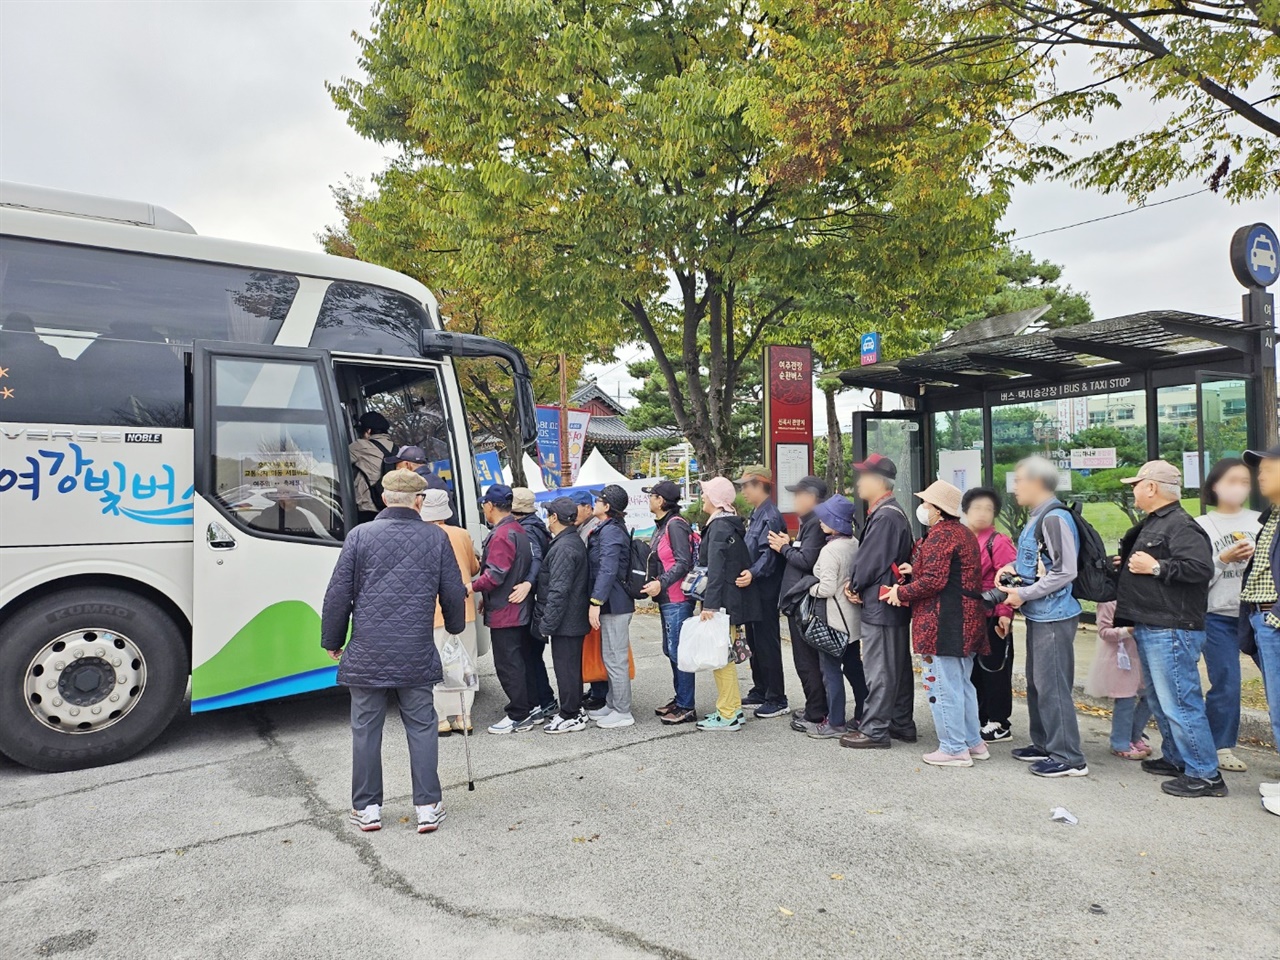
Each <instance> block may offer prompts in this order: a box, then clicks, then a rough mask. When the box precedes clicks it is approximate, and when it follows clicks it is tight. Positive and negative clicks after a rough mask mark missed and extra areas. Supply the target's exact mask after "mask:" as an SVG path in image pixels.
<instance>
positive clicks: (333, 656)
mask: <svg viewBox="0 0 1280 960" xmlns="http://www.w3.org/2000/svg"><path fill="white" fill-rule="evenodd" d="M329 659H330V660H341V659H342V650H341V649H339V650H330V651H329Z"/></svg>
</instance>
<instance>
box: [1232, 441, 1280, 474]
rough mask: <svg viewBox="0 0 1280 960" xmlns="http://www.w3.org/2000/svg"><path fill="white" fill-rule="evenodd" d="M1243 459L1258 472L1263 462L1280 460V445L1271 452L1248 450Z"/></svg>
mask: <svg viewBox="0 0 1280 960" xmlns="http://www.w3.org/2000/svg"><path fill="white" fill-rule="evenodd" d="M1241 459H1242V460H1244V462H1245V463H1247V464H1248V465H1249V466H1250V467H1252V468H1253V469H1255V470H1256V469H1257V468H1258V464H1260V463H1261V462H1262V461H1263V460H1280V443H1277V444H1276V445H1275V446H1274V447H1272V448H1271V449H1270V450H1246V451H1245V452H1244V456H1243V457H1242V458H1241Z"/></svg>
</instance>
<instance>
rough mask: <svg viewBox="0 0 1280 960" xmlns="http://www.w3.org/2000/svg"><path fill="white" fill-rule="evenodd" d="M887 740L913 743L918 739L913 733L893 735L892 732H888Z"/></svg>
mask: <svg viewBox="0 0 1280 960" xmlns="http://www.w3.org/2000/svg"><path fill="white" fill-rule="evenodd" d="M889 739H891V740H901V741H902V742H903V743H915V742H916V741H917V740H919V739H920V738H919V737H918V736H917V735H916V734H914V733H894V732H893V731H892V730H890V731H889Z"/></svg>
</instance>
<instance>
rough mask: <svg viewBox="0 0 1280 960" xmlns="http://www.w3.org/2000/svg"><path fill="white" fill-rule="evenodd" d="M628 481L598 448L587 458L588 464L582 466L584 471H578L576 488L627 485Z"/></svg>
mask: <svg viewBox="0 0 1280 960" xmlns="http://www.w3.org/2000/svg"><path fill="white" fill-rule="evenodd" d="M627 479H628V478H627V476H626V475H625V474H622V473H619V472H618V471H617V470H615V469H614V468H613V467H611V466H610V465H609V461H607V460H606V459H605V458H604V454H602V453H601V452H600V448H599V447H596V448H595V449H594V450H592V451H591V456H589V457H587V462H586V463H584V464H583V465H582V469H580V470H579V471H578V479H577V481H576V483H575V486H579V487H600V486H604V485H605V484H606V483H625V482H626V481H627Z"/></svg>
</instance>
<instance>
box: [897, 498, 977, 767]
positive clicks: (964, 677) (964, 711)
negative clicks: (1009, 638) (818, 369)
mask: <svg viewBox="0 0 1280 960" xmlns="http://www.w3.org/2000/svg"><path fill="white" fill-rule="evenodd" d="M916 496H917V497H919V498H920V500H921V501H922V503H921V505H920V506H919V507H918V508H917V510H916V517H917V518H918V519H919V520H920V522H921V523H923V524H924V525H925V526H926V527H927V528H928V530H927V531H926V532H925V535H924V536H923V537H921V538H920V539H919V540H917V541H916V545H915V547H914V549H913V550H912V551H911V563H910V564H909V565H908V566H907V568H905V569H903V572H904V573H907V574H908V575H909V580H908V581H907V582H906V583H904V584H899V585H895V586H893V587H890V588H889V591H888V594H887V596H886V597H885V602H886V603H889V604H891V605H892V606H895V607H900V606H909V607H910V608H911V643H912V646H913V647H914V648H915V651H916V653H918V654H920V657H921V659H922V661H923V667H924V670H923V673H922V676H923V679H924V689H925V692H926V693H927V694H928V695H929V707H930V709H931V710H932V711H933V725H934V727H935V728H936V729H937V733H938V743H939V748H938V749H937V750H935V751H934V752H933V753H928V754H925V756H924V762H925V763H928V764H931V765H933V766H935V767H971V766H973V761H974V760H988V759H990V757H991V754H990V752H989V751H988V750H987V746H986V744H985V743H984V742H983V740H982V730H981V727H980V726H979V724H978V694H977V691H976V690H975V689H974V687H973V680H972V679H971V675H972V673H973V658H974V655H975V654H980V653H986V652H987V615H986V609H985V607H984V605H983V601H982V559H981V557H980V556H979V555H978V539H977V537H975V536H974V535H973V533H972V531H970V530H969V529H968V528H967V527H965V526H964V525H963V524H961V523H960V512H961V510H960V500H961V495H960V491H959V490H958V489H957V488H956V487H954V486H952V485H951V484H949V483H947V482H946V481H944V480H936V481H934V482H933V483H932V484H930V485H929V488H928V489H927V490H924V491H923V492H921V493H917V494H916Z"/></svg>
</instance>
